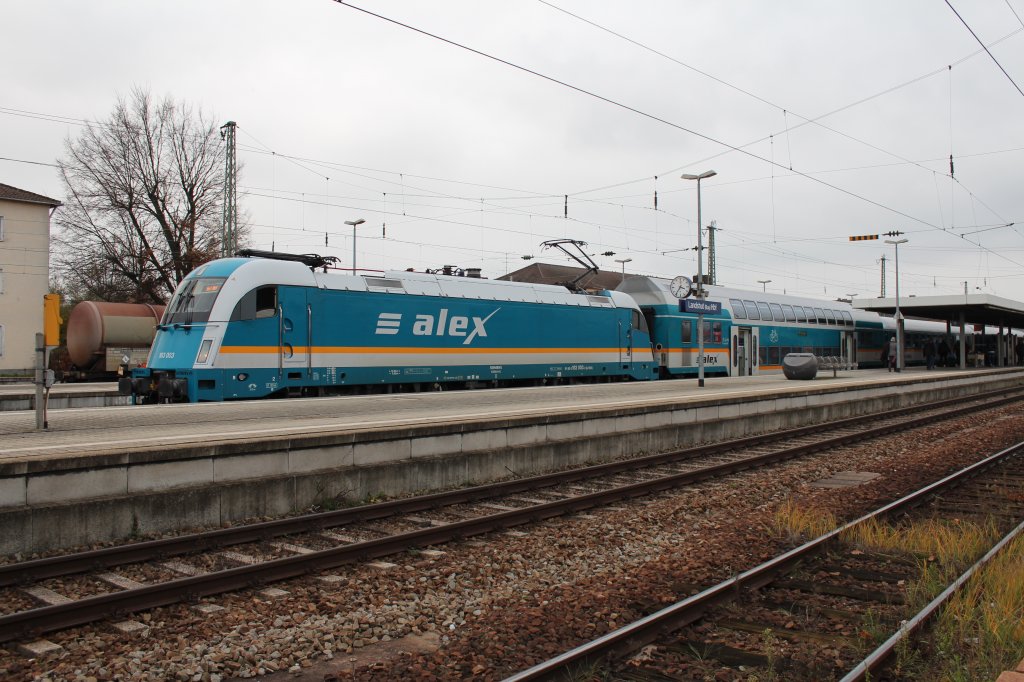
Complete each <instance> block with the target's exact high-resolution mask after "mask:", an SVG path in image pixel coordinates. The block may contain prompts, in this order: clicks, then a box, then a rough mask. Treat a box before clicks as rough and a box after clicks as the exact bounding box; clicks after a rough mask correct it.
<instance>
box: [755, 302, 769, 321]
mask: <svg viewBox="0 0 1024 682" xmlns="http://www.w3.org/2000/svg"><path fill="white" fill-rule="evenodd" d="M757 309H758V310H759V311H760V312H761V319H762V320H768V321H769V322H770V321H771V319H772V310H771V308H769V307H768V304H767V303H762V302H761V301H758V302H757Z"/></svg>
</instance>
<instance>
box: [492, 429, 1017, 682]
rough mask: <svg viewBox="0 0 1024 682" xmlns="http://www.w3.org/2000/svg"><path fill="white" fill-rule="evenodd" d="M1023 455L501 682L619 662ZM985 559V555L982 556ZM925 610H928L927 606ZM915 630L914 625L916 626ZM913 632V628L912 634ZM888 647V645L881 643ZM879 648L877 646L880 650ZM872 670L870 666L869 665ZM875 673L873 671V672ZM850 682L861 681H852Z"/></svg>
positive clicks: (937, 486) (1001, 455) (906, 500)
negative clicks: (848, 535) (881, 521)
mask: <svg viewBox="0 0 1024 682" xmlns="http://www.w3.org/2000/svg"><path fill="white" fill-rule="evenodd" d="M1021 454H1024V442H1022V443H1017V444H1016V445H1013V446H1011V447H1009V448H1006V449H1005V450H1002V451H1000V452H997V453H996V454H994V455H991V456H989V457H987V458H985V459H984V460H982V461H980V462H976V463H974V464H972V465H970V466H968V467H966V468H964V469H962V470H960V471H958V472H956V473H953V474H950V475H949V476H946V477H944V478H942V479H940V480H938V481H935V482H934V483H931V484H929V485H927V486H925V487H924V488H921V489H920V490H917V491H915V492H913V493H910V494H909V495H906V496H904V497H902V498H900V499H898V500H896V501H894V502H890V503H889V504H886V505H884V506H882V507H880V508H878V509H876V510H874V511H872V512H870V513H868V514H865V515H864V516H861V517H860V518H858V519H855V520H853V521H850V522H849V523H846V524H844V525H843V526H841V527H839V528H837V529H835V530H833V531H830V532H828V533H826V534H824V535H822V536H820V537H818V538H815V539H814V540H811V541H810V542H807V543H805V544H803V545H801V546H799V547H796V548H794V549H791V550H789V551H788V552H785V553H784V554H780V555H779V556H777V557H775V558H773V559H770V560H769V561H766V562H765V563H763V564H760V565H759V566H756V567H754V568H752V569H749V570H747V571H744V572H743V573H740V574H739V575H737V576H735V577H733V578H730V579H728V580H725V581H722V582H720V583H718V584H717V585H714V586H712V587H709V588H708V589H706V590H703V591H702V592H699V593H697V594H695V595H692V596H690V597H688V598H686V599H684V600H682V601H679V602H676V603H675V604H673V605H671V606H667V607H665V608H664V609H661V610H660V611H657V612H655V613H652V614H651V615H649V616H646V617H644V618H641V619H640V620H638V621H635V622H633V623H630V624H629V625H626V626H624V627H621V628H619V629H617V630H614V631H612V632H609V633H608V634H606V635H604V636H602V637H599V638H598V639H595V640H593V641H592V642H588V643H586V644H583V645H580V646H578V647H576V648H575V649H572V650H570V651H567V652H565V653H563V654H560V655H559V656H556V657H554V658H552V659H549V660H547V661H544V662H542V663H539V664H537V665H535V666H533V667H531V668H528V669H527V670H523V671H521V672H519V673H516V674H514V675H511V676H510V677H507V678H505V682H526V681H527V680H547V679H555V678H556V677H559V676H561V675H564V674H565V673H567V672H568V671H570V670H572V669H582V668H585V667H586V666H590V665H593V664H596V663H599V662H601V661H603V660H607V659H610V658H621V657H622V656H625V655H628V654H630V653H633V652H635V651H637V650H639V649H641V648H643V647H645V646H647V645H648V644H651V643H652V642H655V641H656V640H658V639H659V638H661V637H663V636H665V635H667V634H668V633H670V632H673V631H675V630H678V629H680V628H682V627H685V626H687V625H690V624H691V623H693V622H695V621H697V620H699V619H700V618H701V617H702V616H703V615H704V613H705V612H707V610H708V609H710V608H711V607H713V606H716V605H718V604H721V603H724V602H727V601H731V600H733V599H735V598H736V597H738V596H739V595H740V593H741V591H742V590H744V589H758V588H760V587H764V586H765V585H767V584H769V583H771V582H772V581H774V580H775V579H776V577H778V576H779V575H781V574H783V573H786V572H788V571H790V570H792V569H793V568H794V567H795V566H796V565H797V564H799V563H800V562H801V561H803V560H805V559H807V558H808V557H810V556H813V555H816V554H819V553H821V552H823V551H824V550H825V549H827V548H828V547H829V546H831V545H832V544H833V543H835V542H837V541H838V540H839V537H840V536H841V535H842V534H843V533H845V532H847V531H848V530H850V529H851V528H853V527H855V526H857V525H859V524H862V523H865V522H867V521H869V520H871V519H878V518H881V517H884V516H887V515H889V514H893V513H895V512H898V511H903V510H905V509H908V508H911V507H914V506H916V505H918V504H920V503H921V502H923V501H924V500H925V499H927V498H929V497H931V496H933V495H935V494H937V493H939V492H941V491H942V490H944V489H946V488H948V487H951V486H954V485H957V484H959V483H960V482H961V481H963V480H965V479H968V478H971V477H973V476H977V475H979V474H981V473H983V472H984V471H986V470H988V469H990V468H991V467H993V466H995V465H997V464H1000V463H1002V462H1004V461H1006V460H1008V459H1009V458H1011V457H1015V456H1018V455H1021ZM986 556H988V555H986ZM929 606H931V605H929ZM916 627H919V624H917V625H916ZM916 627H915V629H916ZM886 644H888V642H887V643H886ZM894 645H895V643H894V644H893V645H892V646H890V647H889V648H887V649H886V650H885V651H884V652H881V653H878V652H876V653H878V656H877V657H876V658H878V659H880V660H879V661H878V663H877V665H880V664H881V662H883V661H884V658H885V657H886V656H887V655H888V654H889V653H891V651H892V647H893V646H894ZM880 649H881V647H880ZM872 665H876V663H875V662H872ZM873 669H874V670H877V667H875V668H873ZM856 679H864V678H863V677H861V678H856Z"/></svg>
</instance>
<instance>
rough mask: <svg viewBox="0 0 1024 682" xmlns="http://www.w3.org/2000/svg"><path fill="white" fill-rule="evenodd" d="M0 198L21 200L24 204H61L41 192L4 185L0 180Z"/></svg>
mask: <svg viewBox="0 0 1024 682" xmlns="http://www.w3.org/2000/svg"><path fill="white" fill-rule="evenodd" d="M0 199H4V200H6V201H21V202H24V203H26V204H44V205H46V206H60V205H61V202H59V201H57V200H56V199H51V198H50V197H44V196H43V195H42V194H36V193H35V192H29V191H28V190H24V189H18V188H17V187H11V186H10V185H5V184H3V183H2V182H0Z"/></svg>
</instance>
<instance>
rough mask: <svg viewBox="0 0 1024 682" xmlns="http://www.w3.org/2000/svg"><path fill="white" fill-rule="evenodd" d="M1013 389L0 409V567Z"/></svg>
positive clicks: (414, 396)
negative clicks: (9, 558)
mask: <svg viewBox="0 0 1024 682" xmlns="http://www.w3.org/2000/svg"><path fill="white" fill-rule="evenodd" d="M1019 386H1024V370H1020V369H1011V370H971V371H960V370H942V371H931V372H926V371H923V370H921V371H916V372H915V371H908V372H904V373H901V374H891V373H888V372H883V371H872V370H861V371H850V372H844V373H842V374H841V375H840V376H839V377H835V378H833V377H831V376H826V377H822V378H819V379H815V380H813V381H789V380H787V379H785V378H784V377H783V376H781V375H771V376H760V377H746V378H735V379H724V378H723V379H708V381H707V385H706V386H705V387H703V388H698V387H697V384H696V381H694V380H689V381H659V382H650V383H623V384H600V385H587V386H561V387H540V388H518V389H493V390H490V389H489V390H478V391H450V392H440V393H406V394H394V395H372V396H346V397H338V398H309V399H290V400H263V401H249V402H233V403H202V404H198V405H191V404H185V405H149V406H129V407H106V408H95V409H94V408H80V409H67V410H55V411H51V413H50V425H51V428H50V429H49V430H48V431H46V432H40V431H35V429H34V426H35V420H34V414H33V413H32V412H0V530H2V531H3V532H0V553H16V552H35V551H44V550H49V549H57V548H61V547H71V546H76V545H81V544H86V543H91V542H97V541H103V540H112V539H119V538H125V537H133V536H137V535H139V534H146V533H160V532H166V531H168V530H175V529H181V528H191V527H199V526H217V525H221V524H224V523H231V522H234V521H237V520H239V519H245V518H254V517H272V516H278V515H281V514H286V513H296V512H301V511H303V510H307V509H311V508H331V507H336V506H338V505H345V504H353V503H358V502H360V501H363V500H367V499H375V498H379V497H381V496H392V495H400V494H406V493H410V492H415V491H426V490H439V489H444V488H450V487H454V486H464V485H475V484H479V483H482V482H485V481H492V480H496V479H500V478H507V477H508V476H509V475H512V476H529V475H533V474H537V473H541V472H544V471H552V470H555V469H559V468H563V467H566V466H582V465H584V464H591V463H597V462H604V461H610V460H612V459H615V458H618V457H628V456H637V455H640V454H650V453H656V452H667V451H669V450H674V449H679V448H685V447H692V446H694V445H697V444H699V443H707V442H716V441H721V440H728V439H731V438H741V437H744V436H748V435H752V434H755V433H763V432H766V431H773V430H777V429H784V428H793V427H796V426H804V425H807V424H814V423H820V422H824V421H830V420H834V419H840V418H844V417H852V416H857V415H863V414H877V413H879V412H885V411H888V410H893V409H899V408H901V407H908V406H911V405H916V404H920V403H924V402H930V401H933V400H938V399H943V398H951V399H965V400H966V399H969V398H970V396H973V395H977V394H979V393H982V392H985V391H989V390H993V389H995V388H998V387H1013V388H1016V387H1019Z"/></svg>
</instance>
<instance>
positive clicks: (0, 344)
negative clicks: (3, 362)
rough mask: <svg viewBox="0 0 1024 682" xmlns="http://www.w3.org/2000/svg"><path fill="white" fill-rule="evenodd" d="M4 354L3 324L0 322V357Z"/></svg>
mask: <svg viewBox="0 0 1024 682" xmlns="http://www.w3.org/2000/svg"><path fill="white" fill-rule="evenodd" d="M3 356H4V326H3V325H2V324H0V358H2V357H3Z"/></svg>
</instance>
